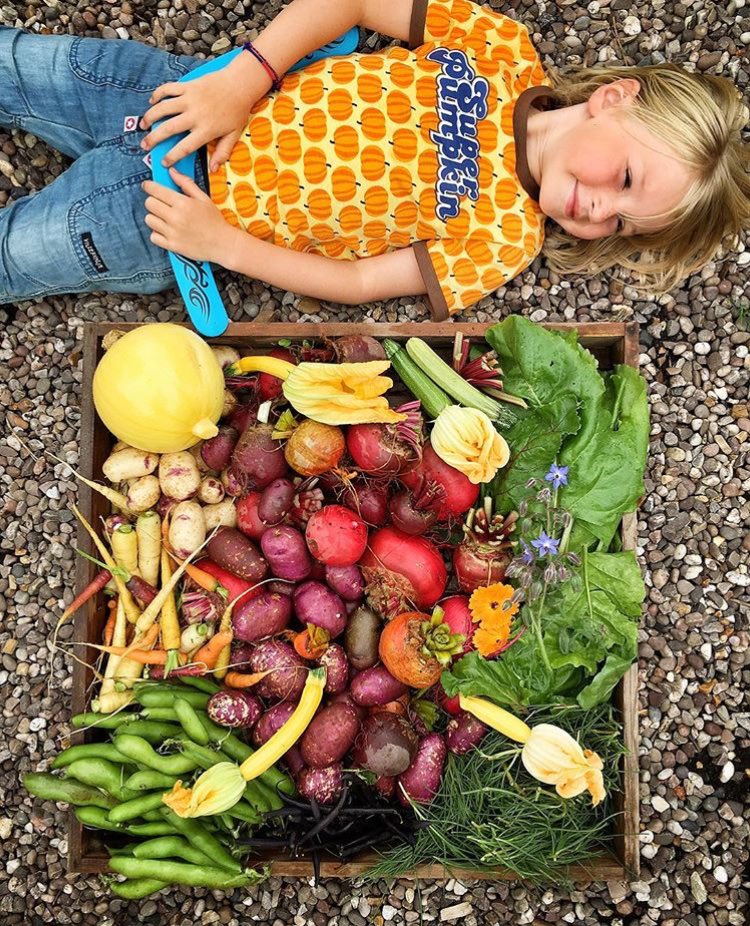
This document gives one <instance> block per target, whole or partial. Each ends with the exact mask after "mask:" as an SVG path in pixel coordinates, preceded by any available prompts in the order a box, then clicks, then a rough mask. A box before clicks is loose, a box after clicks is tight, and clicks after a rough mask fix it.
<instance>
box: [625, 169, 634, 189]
mask: <svg viewBox="0 0 750 926" xmlns="http://www.w3.org/2000/svg"><path fill="white" fill-rule="evenodd" d="M632 184H633V178H632V177H631V175H630V169H629V168H628V169H626V171H625V189H626V190H629V189H630V187H631V186H632Z"/></svg>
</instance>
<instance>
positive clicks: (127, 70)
mask: <svg viewBox="0 0 750 926" xmlns="http://www.w3.org/2000/svg"><path fill="white" fill-rule="evenodd" d="M69 61H70V67H71V69H72V70H73V72H74V73H75V74H76V76H77V77H79V78H80V79H81V80H85V81H88V82H89V83H92V84H97V85H98V86H102V87H114V88H119V89H121V90H136V91H139V92H146V91H149V92H150V91H151V90H153V89H154V88H155V87H158V86H159V85H160V84H163V83H166V82H167V81H170V80H179V79H180V78H181V77H183V76H184V75H185V74H187V73H188V71H189V70H190V68H189V67H188V66H186V65H185V64H183V62H182V61H180V58H179V56H178V55H175V54H172V52H168V51H164V50H163V49H161V48H154V47H153V46H151V45H144V44H142V43H140V42H135V41H127V42H126V41H119V40H116V39H88V38H80V37H79V38H77V39H76V40H75V41H74V42H73V44H72V45H71V47H70V55H69ZM198 63H200V62H198Z"/></svg>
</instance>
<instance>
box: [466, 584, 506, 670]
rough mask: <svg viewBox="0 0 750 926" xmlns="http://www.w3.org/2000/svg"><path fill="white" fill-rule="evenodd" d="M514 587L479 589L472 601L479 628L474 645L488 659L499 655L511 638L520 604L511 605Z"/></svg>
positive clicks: (472, 617) (473, 595)
mask: <svg viewBox="0 0 750 926" xmlns="http://www.w3.org/2000/svg"><path fill="white" fill-rule="evenodd" d="M512 597H513V586H511V585H503V584H502V583H501V582H496V583H495V584H494V585H486V586H483V587H482V588H478V589H476V591H474V592H473V593H472V596H471V598H470V600H469V610H470V611H471V619H472V620H473V621H474V622H475V623H478V624H479V627H478V628H477V630H476V631H475V633H474V636H473V637H472V642H473V644H474V645H475V646H476V648H477V650H478V651H479V652H480V653H481V655H482V656H484V657H485V658H490V657H492V656H495V655H497V653H499V652H500V651H501V650H502V649H503V647H504V646H505V644H506V643H507V642H508V637H509V636H510V627H511V622H512V620H513V617H514V615H515V614H516V613H517V612H518V604H517V603H516V602H513V601H511V599H512Z"/></svg>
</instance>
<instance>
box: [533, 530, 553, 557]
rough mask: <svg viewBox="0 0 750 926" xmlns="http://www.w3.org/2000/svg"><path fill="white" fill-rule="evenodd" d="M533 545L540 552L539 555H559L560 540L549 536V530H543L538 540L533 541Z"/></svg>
mask: <svg viewBox="0 0 750 926" xmlns="http://www.w3.org/2000/svg"><path fill="white" fill-rule="evenodd" d="M531 546H532V547H534V549H535V550H537V551H538V552H539V556H557V549H558V547H559V546H560V541H559V540H555V539H554V537H548V536H547V532H546V531H542V532H541V534H540V535H539V536H538V537H537V539H536V540H532V541H531Z"/></svg>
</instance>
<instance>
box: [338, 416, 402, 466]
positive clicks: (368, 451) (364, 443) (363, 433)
mask: <svg viewBox="0 0 750 926" xmlns="http://www.w3.org/2000/svg"><path fill="white" fill-rule="evenodd" d="M346 447H347V450H348V451H349V454H350V456H351V458H352V459H353V460H354V462H355V464H356V466H357V468H358V469H360V470H361V471H362V472H363V473H369V474H370V475H373V476H396V475H397V474H398V473H400V472H401V471H402V470H403V469H404V467H406V466H409V465H410V464H413V463H414V462H415V461H416V459H417V455H416V453H415V450H414V448H413V446H411V445H410V444H408V443H407V442H406V441H404V440H402V439H401V438H400V437H399V434H398V431H397V428H396V426H395V425H389V424H354V425H351V427H350V428H349V429H348V431H347V434H346Z"/></svg>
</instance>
